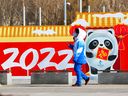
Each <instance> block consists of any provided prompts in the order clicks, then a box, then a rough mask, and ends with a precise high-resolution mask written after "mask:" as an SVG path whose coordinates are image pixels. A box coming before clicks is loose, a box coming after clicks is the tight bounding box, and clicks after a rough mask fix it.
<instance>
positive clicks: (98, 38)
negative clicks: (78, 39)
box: [85, 29, 118, 75]
mask: <svg viewBox="0 0 128 96" xmlns="http://www.w3.org/2000/svg"><path fill="white" fill-rule="evenodd" d="M85 45H86V48H85V49H86V50H85V53H86V60H87V63H88V65H89V67H90V69H89V70H90V71H91V72H90V73H91V74H92V75H95V74H97V70H110V69H112V68H113V65H114V63H115V61H116V59H117V58H118V43H117V40H116V38H115V34H114V30H113V29H97V30H88V32H87V37H86V40H85Z"/></svg>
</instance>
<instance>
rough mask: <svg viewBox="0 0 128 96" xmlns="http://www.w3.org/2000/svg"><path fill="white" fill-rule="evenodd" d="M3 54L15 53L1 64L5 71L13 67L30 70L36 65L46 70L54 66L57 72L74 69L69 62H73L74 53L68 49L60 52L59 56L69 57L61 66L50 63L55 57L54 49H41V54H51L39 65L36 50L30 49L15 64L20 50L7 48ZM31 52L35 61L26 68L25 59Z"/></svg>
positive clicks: (61, 62)
mask: <svg viewBox="0 0 128 96" xmlns="http://www.w3.org/2000/svg"><path fill="white" fill-rule="evenodd" d="M3 52H4V55H6V54H9V53H13V54H12V55H11V56H10V57H9V58H8V59H7V60H6V61H5V62H4V63H2V64H1V66H2V67H3V69H4V70H6V69H8V68H11V67H21V68H23V69H25V70H30V69H32V68H33V67H34V66H35V65H38V67H39V69H45V68H47V67H50V66H54V67H55V68H56V69H57V70H63V69H66V68H73V64H72V63H69V61H70V60H71V58H72V56H73V52H72V50H68V49H65V50H60V51H58V55H59V56H61V55H65V54H66V55H67V56H66V57H65V58H64V59H63V60H62V61H60V63H59V64H57V63H55V62H50V60H51V59H52V58H53V56H54V55H55V49H54V48H42V49H40V54H44V53H46V52H49V54H48V55H47V56H46V57H45V58H44V59H43V60H42V61H41V62H39V63H38V64H37V62H38V60H39V54H38V52H37V50H36V49H33V48H29V49H27V50H26V51H25V52H23V54H22V55H21V57H20V59H19V62H14V61H15V59H16V58H17V56H18V54H19V49H18V48H7V49H5V50H3ZM31 52H32V54H33V59H32V61H31V63H30V64H29V65H28V66H26V64H25V59H26V57H27V56H28V55H29V54H30V53H31Z"/></svg>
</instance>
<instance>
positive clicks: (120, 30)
mask: <svg viewBox="0 0 128 96" xmlns="http://www.w3.org/2000/svg"><path fill="white" fill-rule="evenodd" d="M114 31H115V35H116V37H117V38H118V39H119V50H124V49H125V46H124V42H123V38H124V37H125V36H127V35H128V26H127V25H124V24H118V25H115V26H114Z"/></svg>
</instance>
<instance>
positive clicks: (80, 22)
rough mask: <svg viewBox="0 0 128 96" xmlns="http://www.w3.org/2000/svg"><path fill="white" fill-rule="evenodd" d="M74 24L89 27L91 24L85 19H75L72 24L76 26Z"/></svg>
mask: <svg viewBox="0 0 128 96" xmlns="http://www.w3.org/2000/svg"><path fill="white" fill-rule="evenodd" d="M74 25H81V26H83V27H87V26H89V25H90V24H89V23H88V22H87V21H86V20H84V19H78V20H76V21H74V22H73V23H72V24H71V26H74Z"/></svg>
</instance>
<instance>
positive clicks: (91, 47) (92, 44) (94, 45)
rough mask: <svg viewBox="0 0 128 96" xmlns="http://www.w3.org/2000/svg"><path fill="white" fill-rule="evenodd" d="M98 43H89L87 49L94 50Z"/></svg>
mask: <svg viewBox="0 0 128 96" xmlns="http://www.w3.org/2000/svg"><path fill="white" fill-rule="evenodd" d="M98 44H99V42H98V40H93V41H91V43H90V44H89V48H90V49H95V48H96V47H97V46H98Z"/></svg>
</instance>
